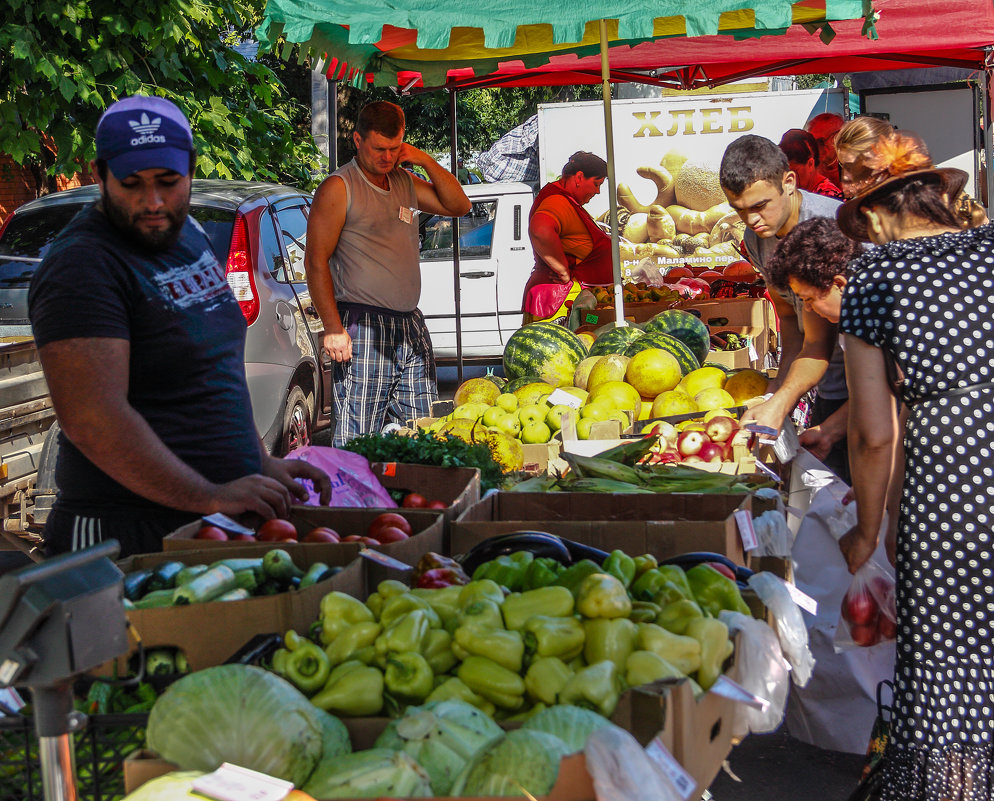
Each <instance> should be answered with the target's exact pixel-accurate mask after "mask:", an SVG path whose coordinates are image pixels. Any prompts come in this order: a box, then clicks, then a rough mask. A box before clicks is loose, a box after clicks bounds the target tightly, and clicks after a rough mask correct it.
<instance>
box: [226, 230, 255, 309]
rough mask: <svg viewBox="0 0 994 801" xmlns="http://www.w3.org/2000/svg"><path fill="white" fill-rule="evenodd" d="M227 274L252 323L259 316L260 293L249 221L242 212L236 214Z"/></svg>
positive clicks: (237, 298) (232, 288)
mask: <svg viewBox="0 0 994 801" xmlns="http://www.w3.org/2000/svg"><path fill="white" fill-rule="evenodd" d="M225 274H226V277H227V279H228V286H230V287H231V291H232V292H233V293H234V295H235V300H237V301H238V305H239V306H241V309H242V314H243V315H245V322H246V323H248V324H249V325H252V323H254V322H255V321H256V318H258V316H259V293H258V292H257V291H256V288H255V272H254V271H253V270H252V258H251V256H250V255H249V236H248V222H247V221H246V220H245V215H244V214H242V213H241V212H238V214H236V215H235V225H234V230H232V232H231V247H229V248H228V264H227V266H226V268H225Z"/></svg>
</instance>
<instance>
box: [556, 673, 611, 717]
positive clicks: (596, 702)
mask: <svg viewBox="0 0 994 801" xmlns="http://www.w3.org/2000/svg"><path fill="white" fill-rule="evenodd" d="M622 681H623V680H622V677H621V671H620V670H619V669H618V666H617V665H616V664H615V663H614V662H611V661H610V660H605V661H603V662H598V663H597V664H595V665H590V667H585V668H584V669H583V670H581V671H579V672H577V673H574V674H573V675H572V676H570V677H569V678H568V679H567V680H566V684H564V685H563V688H562V690H560V691H559V703H561V704H572V705H573V706H581V707H584V708H586V709H592V710H594V712H599V713H600V714H602V715H603V716H604V717H606V718H609V717H611V715H612V714H613V713H614V710H615V707H617V706H618V698H619V697H620V696H621V692H622V690H623V685H622Z"/></svg>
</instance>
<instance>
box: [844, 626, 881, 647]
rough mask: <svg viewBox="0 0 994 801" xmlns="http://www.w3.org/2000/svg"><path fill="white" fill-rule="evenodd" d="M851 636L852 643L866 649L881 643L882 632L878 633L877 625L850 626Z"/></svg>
mask: <svg viewBox="0 0 994 801" xmlns="http://www.w3.org/2000/svg"><path fill="white" fill-rule="evenodd" d="M849 636H850V637H852V641H853V642H854V643H856V645H862V646H863V647H864V648H869V647H870V646H871V645H876V644H877V643H878V642H880V632H878V631H877V626H876V624H871V625H868V626H850V627H849Z"/></svg>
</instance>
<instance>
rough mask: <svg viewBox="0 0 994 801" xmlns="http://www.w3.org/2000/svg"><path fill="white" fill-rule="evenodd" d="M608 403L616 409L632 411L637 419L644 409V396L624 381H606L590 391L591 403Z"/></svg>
mask: <svg viewBox="0 0 994 801" xmlns="http://www.w3.org/2000/svg"><path fill="white" fill-rule="evenodd" d="M601 401H607V402H608V403H610V404H611V406H613V407H614V408H615V409H631V410H632V411H634V412H635V416H636V417H637V416H638V414H639V412H640V411H641V409H642V396H641V395H639V393H638V390H637V389H635V387H633V386H632V385H631V384H626V383H625V382H624V381H606V382H604V383H603V384H599V385H598V386H596V387H595V388H594V389H592V390H591V391H590V399H589V403H597V402H601Z"/></svg>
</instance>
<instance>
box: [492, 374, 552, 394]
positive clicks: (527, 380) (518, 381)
mask: <svg viewBox="0 0 994 801" xmlns="http://www.w3.org/2000/svg"><path fill="white" fill-rule="evenodd" d="M542 381H543V379H542V378H539V377H538V376H537V375H523V376H521V378H515V379H514V380H513V381H508V382H507V383H506V384H504V386H503V387H501V390H500V391H501V392H505V393H508V394H510V395H513V394H514V392H515V390H518V389H521V388H522V387H523V386H526V385H528V384H538V383H540V382H542Z"/></svg>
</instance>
